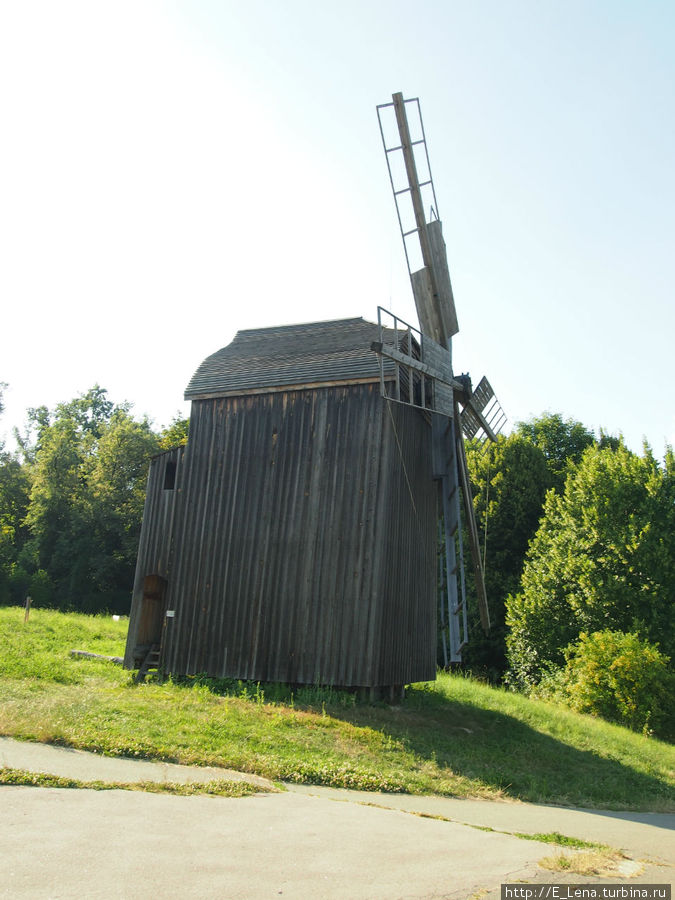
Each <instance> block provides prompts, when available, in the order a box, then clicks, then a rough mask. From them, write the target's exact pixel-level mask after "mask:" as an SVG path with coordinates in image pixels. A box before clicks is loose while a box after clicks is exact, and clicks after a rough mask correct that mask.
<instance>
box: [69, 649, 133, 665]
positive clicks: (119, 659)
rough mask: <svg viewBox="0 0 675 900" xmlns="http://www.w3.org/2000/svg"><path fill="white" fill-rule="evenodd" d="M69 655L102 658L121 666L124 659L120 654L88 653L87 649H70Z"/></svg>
mask: <svg viewBox="0 0 675 900" xmlns="http://www.w3.org/2000/svg"><path fill="white" fill-rule="evenodd" d="M70 655H71V656H82V657H84V658H85V659H103V660H105V662H112V663H116V664H117V665H118V666H121V665H122V663H123V662H124V659H123V658H122V657H121V656H103V655H102V654H100V653H90V652H89V651H88V650H71V651H70Z"/></svg>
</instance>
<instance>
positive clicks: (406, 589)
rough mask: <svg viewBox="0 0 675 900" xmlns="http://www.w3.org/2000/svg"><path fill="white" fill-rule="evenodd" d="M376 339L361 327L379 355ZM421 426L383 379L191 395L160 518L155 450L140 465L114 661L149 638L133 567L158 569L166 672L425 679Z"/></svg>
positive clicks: (431, 527) (430, 581)
mask: <svg viewBox="0 0 675 900" xmlns="http://www.w3.org/2000/svg"><path fill="white" fill-rule="evenodd" d="M363 325H364V323H363V322H362V320H358V324H357V325H356V326H355V327H354V332H355V337H354V340H358V341H360V340H361V339H362V336H363V333H364V327H363ZM341 328H342V329H343V330H344V326H343V324H341ZM376 336H377V326H375V325H370V333H369V335H368V340H367V343H366V348H367V350H368V352H369V353H371V354H372V356H373V358H374V359H375V362H377V360H376V357H375V354H374V353H372V351H371V350H370V341H371V339H372V338H374V337H376ZM255 343H256V347H259V346H260V341H259V340H256V342H255ZM343 345H344V338H343ZM358 346H360V344H359V345H358ZM344 352H345V359H344V361H343V362H342V363H341V369H342V371H344V370H345V367H346V366H347V364H348V352H347V350H345V351H344ZM355 355H356V358H357V361H358V360H359V358H360V356H359V353H357V354H355ZM219 359H221V360H222V359H224V360H225V362H224V363H223V366H221V373H222V369H223V367H224V366H225V365H226V364H227V360H226V354H223V355H221V357H219ZM252 365H254V364H252ZM359 365H360V362H359ZM218 378H221V374H219V375H218ZM219 383H220V384H221V385H223V382H222V381H221V382H219ZM223 387H224V389H226V385H223ZM263 387H264V388H267V387H268V385H264V386H263ZM245 390H247V391H248V388H246V389H245ZM430 430H431V429H430V424H429V422H428V420H427V418H425V416H424V414H422V413H420V412H419V411H418V410H416V409H413V408H410V407H404V406H401V405H399V404H395V403H392V402H388V401H385V400H383V398H382V397H381V395H380V384H379V379H378V380H377V381H373V382H370V383H358V384H345V383H342V382H340V383H335V384H330V383H327V384H323V385H322V386H321V387H320V388H314V389H299V390H298V389H293V388H288V389H286V390H283V391H275V392H272V393H270V392H267V391H266V390H261V391H260V392H259V393H257V394H251V393H243V394H241V395H238V396H227V397H211V398H208V399H201V400H200V399H195V400H193V403H192V412H191V418H190V438H189V442H188V445H187V447H186V449H185V453H184V456H182V457H181V458H180V459H179V465H178V471H177V479H176V490H175V491H172V492H164V493H171V494H172V495H173V499H172V501H171V502H172V503H173V504H174V505H173V508H172V511H171V512H170V514H169V511H168V510H167V509H165V508H164V506H163V504H165V503H166V502H167V500H166V498H165V497H163V496H162V488H161V484H162V481H161V474H162V465H163V463H162V461H161V457H160V458H159V462H158V463H156V464H154V468H153V469H151V475H150V478H149V481H148V494H147V499H146V514H145V518H144V523H143V531H142V535H141V543H140V549H139V558H138V566H137V577H136V587H135V590H134V601H133V607H134V608H133V609H132V615H131V618H130V627H129V639H128V642H127V653H126V656H125V660H126V665H128V666H131V665H133V663H134V648H136V647H139V645H141V644H143V645H144V646H146V645H147V644H148V643H149V641H148V640H147V639H146V640H144V641H141V637H143V633H142V632H143V627H144V625H143V622H144V617H143V615H142V614H141V608H142V606H143V602H144V600H143V595H144V579H145V577H146V576H147V575H159V576H161V577H163V578H165V579H166V595H165V597H164V606H163V608H164V609H166V608H168V609H170V610H171V611H173V612H174V613H175V615H174V617H173V618H172V624H171V625H170V627H169V628H168V629H167V635H166V641H165V646H164V648H163V656H162V668H163V670H164V671H165V672H172V673H175V674H195V673H198V672H208V673H209V674H211V675H214V676H218V677H236V678H250V679H254V680H259V681H282V682H289V683H310V684H311V683H322V684H333V685H341V686H363V687H368V688H370V687H378V686H383V685H401V684H405V683H409V682H410V681H418V680H427V679H431V678H433V677H434V674H435V663H436V661H435V654H436V494H435V485H434V482H433V480H432V478H431V449H430ZM145 589H146V590H145V593H146V595H147V593H148V590H147V589H148V585H147V583H145ZM148 602H151V601H149V600H148V597H147V596H146V598H145V603H146V604H147V603H148ZM147 634H148V632H147V629H146V635H145V636H146V638H147ZM146 649H147V646H146ZM139 655H140V651H139V653H138V654H136V658H138V657H139Z"/></svg>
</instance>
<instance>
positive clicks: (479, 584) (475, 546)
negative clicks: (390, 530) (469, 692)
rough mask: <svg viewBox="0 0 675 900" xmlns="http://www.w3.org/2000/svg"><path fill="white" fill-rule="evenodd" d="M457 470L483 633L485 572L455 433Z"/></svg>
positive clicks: (486, 620)
mask: <svg viewBox="0 0 675 900" xmlns="http://www.w3.org/2000/svg"><path fill="white" fill-rule="evenodd" d="M458 414H459V408H458V407H456V415H458ZM456 442H457V471H458V475H459V483H460V487H461V489H462V497H463V499H464V517H465V520H466V525H467V531H468V534H469V545H470V547H471V562H472V564H473V576H474V581H475V582H476V596H477V598H478V612H479V614H480V623H481V625H482V627H483V631H484V632H485V634H488V632H489V631H490V610H489V609H488V602H487V592H486V590H485V574H484V572H483V561H482V559H481V555H480V544H479V541H478V525H477V523H476V514H475V512H474V508H473V497H472V494H471V483H470V481H469V470H468V467H467V464H466V453H465V450H464V441H463V440H462V436H461V434H459V433H458V434H457V437H456Z"/></svg>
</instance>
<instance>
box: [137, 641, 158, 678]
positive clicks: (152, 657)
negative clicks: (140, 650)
mask: <svg viewBox="0 0 675 900" xmlns="http://www.w3.org/2000/svg"><path fill="white" fill-rule="evenodd" d="M160 656H161V652H160V645H159V644H152V645H151V646H150V649H149V650H148V652H147V653H146V654H145V659H144V660H143V662H142V663H141V667H140V669H139V670H138V672H137V673H136V679H135V680H136V683H141V682H144V681H145V678H146V675H147V674H148V672H150V671H151V670H153V671H155V672H159V663H160Z"/></svg>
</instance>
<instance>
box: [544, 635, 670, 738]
mask: <svg viewBox="0 0 675 900" xmlns="http://www.w3.org/2000/svg"><path fill="white" fill-rule="evenodd" d="M565 656H566V659H567V665H566V667H565V669H564V670H563V672H562V678H561V680H560V681H559V682H558V684H559V686H560V690H561V693H562V695H563V697H564V699H565V701H566V702H567V703H568V705H569V706H571V707H572V709H575V710H577V711H578V712H585V713H591V714H592V715H596V716H601V717H602V718H603V719H607V720H609V721H610V722H618V723H619V724H620V725H626V726H627V727H628V728H631V729H632V730H633V731H641V732H642V733H643V734H649V733H651V732H655V733H660V734H662V735H664V736H667V735H669V734H670V735H671V736H672V734H673V732H674V731H675V729H674V727H673V726H674V724H675V723H674V722H673V712H672V705H673V704H672V696H673V689H674V688H675V677H674V676H673V674H672V672H670V671H669V669H668V662H669V659H668V657H667V656H664V655H663V654H662V653H661V652H660V651H659V649H658V647H657V646H656V645H655V644H651V643H649V642H648V641H645V640H643V639H642V638H641V637H640V636H639V635H637V634H634V633H629V634H625V633H623V632H620V631H596V632H594V633H593V634H586V633H585V632H582V633H581V634H580V636H579V641H578V643H576V644H572V645H570V646H569V647H568V648H567V650H566V651H565Z"/></svg>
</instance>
